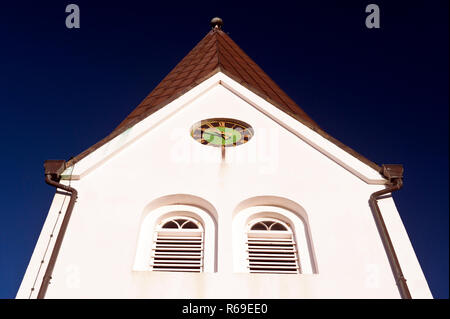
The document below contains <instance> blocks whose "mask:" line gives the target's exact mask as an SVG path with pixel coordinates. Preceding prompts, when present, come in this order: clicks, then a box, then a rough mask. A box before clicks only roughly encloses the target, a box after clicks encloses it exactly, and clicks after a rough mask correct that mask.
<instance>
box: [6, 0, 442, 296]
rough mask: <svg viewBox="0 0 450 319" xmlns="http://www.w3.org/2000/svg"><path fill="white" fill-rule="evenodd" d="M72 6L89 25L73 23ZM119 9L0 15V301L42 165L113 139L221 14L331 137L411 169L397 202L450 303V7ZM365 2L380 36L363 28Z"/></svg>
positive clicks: (34, 4) (24, 251)
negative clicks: (374, 10)
mask: <svg viewBox="0 0 450 319" xmlns="http://www.w3.org/2000/svg"><path fill="white" fill-rule="evenodd" d="M9 2H12V1H9ZM94 2H95V4H94ZM305 2H306V1H305ZM69 3H76V4H78V5H79V6H80V9H81V28H80V29H77V30H75V29H67V28H66V27H65V23H64V21H65V18H66V15H67V14H66V13H65V7H66V5H67V4H69ZM116 3H117V4H116ZM118 3H119V2H116V1H77V0H73V1H72V2H67V3H65V2H64V1H20V3H18V4H9V3H8V4H7V3H2V5H1V7H0V110H1V120H2V126H3V139H2V140H3V145H2V147H1V149H2V151H1V152H2V156H1V157H0V163H1V167H2V174H3V176H2V178H1V179H0V194H1V195H0V196H1V201H0V214H1V215H0V298H13V297H14V296H15V294H16V292H17V289H18V287H19V285H20V282H21V279H22V277H23V275H24V272H25V269H26V267H27V265H28V261H29V258H30V257H31V254H32V251H33V248H34V245H35V243H36V241H37V238H38V236H39V233H40V230H41V227H42V225H43V223H44V220H45V217H46V214H47V211H48V208H49V206H50V203H51V200H52V197H53V194H54V189H53V188H51V187H49V186H47V185H46V184H45V183H44V174H43V173H44V171H43V162H44V160H46V159H66V160H67V159H69V158H70V157H71V156H75V155H77V154H78V153H80V152H81V151H83V150H84V149H86V148H88V147H89V146H91V145H92V144H94V143H96V142H97V141H99V140H100V139H102V138H103V137H104V136H106V135H107V134H109V133H110V132H111V131H112V130H113V129H114V127H115V126H117V125H118V124H119V123H120V122H121V121H122V119H124V118H125V116H126V115H127V114H128V113H129V112H131V111H132V110H133V109H134V107H136V106H137V105H138V103H139V102H140V101H141V100H142V99H143V98H144V97H145V96H146V95H147V94H148V93H149V92H150V91H151V90H152V89H153V88H154V87H155V86H156V85H157V84H158V83H159V81H161V80H162V78H163V77H164V76H165V75H166V74H167V73H168V72H169V71H170V70H171V69H172V68H173V67H174V66H175V64H176V63H177V62H178V61H179V60H180V59H181V58H183V57H184V56H185V55H186V54H187V53H188V51H189V50H191V49H192V48H193V46H194V45H195V44H196V43H197V42H198V41H200V40H201V39H202V37H203V36H204V35H205V34H206V33H207V32H208V31H209V25H208V23H209V20H210V19H211V18H212V17H213V16H220V17H222V18H223V20H224V22H225V26H224V31H226V32H228V33H229V35H230V36H231V38H232V39H233V40H234V41H235V42H236V43H237V44H238V45H239V46H240V47H241V48H242V49H244V51H246V53H247V54H248V55H249V56H250V57H252V58H253V59H254V60H255V62H256V63H258V64H259V65H260V66H261V67H262V68H263V69H264V70H265V71H266V72H267V73H268V74H269V75H270V76H271V77H272V78H273V79H274V80H275V82H277V83H278V84H279V85H280V87H281V88H283V89H284V90H285V91H286V93H288V95H290V96H291V97H292V98H293V99H294V100H295V101H296V102H297V103H298V104H299V105H300V106H301V107H302V108H303V109H304V110H305V111H306V112H307V113H308V114H309V115H310V116H311V117H312V118H313V119H314V120H315V121H316V122H317V123H318V124H319V125H320V126H321V127H322V128H323V129H324V130H325V131H327V132H328V133H329V134H331V135H332V136H334V137H335V138H337V139H339V140H340V141H342V142H343V143H345V144H346V145H348V146H350V147H352V148H354V149H355V150H357V151H358V152H359V153H361V154H363V155H365V156H366V157H368V158H369V159H371V160H372V161H374V162H376V163H378V164H383V163H402V164H404V167H405V179H404V182H405V185H404V188H403V189H402V190H401V191H399V192H397V193H395V195H394V198H395V200H396V204H397V206H398V209H399V211H400V214H401V217H402V220H403V222H404V224H405V227H406V229H407V231H408V234H409V236H410V238H411V241H412V243H413V246H414V248H415V251H416V254H417V256H418V258H419V260H420V263H421V265H422V268H423V270H424V272H425V275H426V277H427V279H428V283H429V285H430V287H431V290H432V292H433V295H434V296H435V297H437V298H448V297H449V288H448V287H449V284H448V282H449V262H448V261H449V255H448V253H449V246H448V245H449V233H448V229H449V197H448V191H449V190H448V181H449V171H448V167H449V166H448V151H449V140H448V133H449V132H448V129H449V114H448V113H449V92H448V86H449V59H448V57H449V40H448V39H449V34H448V27H449V8H448V6H449V3H448V1H447V0H442V1H436V0H434V1H377V0H373V1H372V0H371V1H307V4H304V3H303V2H301V1H295V2H294V1H288V2H283V1H271V2H261V1H258V2H254V3H251V2H248V1H239V2H230V1H209V2H205V3H202V4H201V3H198V4H197V3H193V2H189V3H188V4H186V3H185V4H184V5H182V4H179V3H174V2H169V1H166V2H163V4H161V3H159V2H156V1H131V0H129V1H125V2H123V1H122V2H120V3H121V4H118ZM369 3H376V4H378V5H379V7H380V9H381V29H377V30H375V29H371V30H369V29H367V28H366V27H365V23H364V21H365V17H366V15H367V14H366V13H365V7H366V5H367V4H369Z"/></svg>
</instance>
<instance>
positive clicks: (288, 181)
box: [18, 74, 431, 298]
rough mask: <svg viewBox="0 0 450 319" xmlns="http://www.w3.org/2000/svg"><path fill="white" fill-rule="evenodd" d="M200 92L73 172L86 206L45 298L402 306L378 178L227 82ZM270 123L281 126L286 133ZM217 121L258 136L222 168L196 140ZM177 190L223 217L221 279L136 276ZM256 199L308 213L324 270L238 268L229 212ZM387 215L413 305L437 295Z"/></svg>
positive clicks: (388, 211)
mask: <svg viewBox="0 0 450 319" xmlns="http://www.w3.org/2000/svg"><path fill="white" fill-rule="evenodd" d="M219 81H221V84H219V83H218V82H219ZM202 86H203V87H200V86H199V87H197V88H196V89H194V90H191V91H190V92H188V94H186V95H184V96H183V97H181V98H180V99H178V100H177V101H174V102H173V103H171V104H170V105H168V106H167V107H165V108H164V109H162V110H161V112H157V113H155V114H154V115H152V116H150V117H149V118H147V119H146V120H145V121H142V122H141V123H139V124H138V125H136V126H135V127H133V128H132V129H131V130H129V131H128V132H126V133H125V134H122V135H121V136H119V137H117V138H116V139H115V140H113V141H112V142H111V143H110V144H109V145H106V146H104V147H102V148H100V149H99V150H97V151H96V152H94V153H92V154H91V155H89V156H88V157H87V158H86V159H84V160H82V161H81V162H80V163H79V164H77V165H76V167H75V169H74V172H73V174H74V176H77V177H78V178H79V180H74V181H72V186H73V187H75V188H76V189H77V190H78V193H79V194H78V201H77V203H76V205H75V208H74V211H73V214H72V218H71V221H70V224H69V227H68V230H67V232H66V236H65V239H64V242H63V245H62V248H61V251H60V254H59V257H58V260H57V263H56V267H55V270H54V272H53V280H52V283H51V285H50V286H49V288H48V291H47V296H46V297H47V298H86V297H87V298H231V297H232V298H247V297H250V298H399V293H398V289H397V287H396V285H395V282H394V279H393V275H392V271H391V268H390V266H389V262H388V259H387V257H386V253H385V250H384V247H383V245H382V242H381V240H380V236H379V234H378V231H377V229H376V225H375V222H374V219H373V216H372V212H371V210H370V208H369V205H368V200H369V197H370V194H371V193H373V192H375V191H377V190H379V189H382V188H383V187H384V186H382V185H377V184H381V183H383V180H382V179H381V178H380V177H379V175H378V173H376V172H375V171H373V170H372V169H371V168H369V167H368V166H367V165H365V164H363V163H361V162H360V161H358V160H356V159H355V158H353V157H352V156H350V155H349V154H347V153H345V152H343V151H342V150H340V149H339V150H336V149H334V148H333V145H334V144H333V145H330V143H329V142H328V141H323V140H322V139H323V138H322V137H320V136H318V134H317V133H315V132H312V131H311V130H310V129H308V128H306V127H305V126H304V125H302V124H300V123H298V122H297V121H295V120H294V119H292V118H290V117H289V116H287V115H285V114H284V113H283V112H281V111H279V110H278V109H276V108H274V107H273V106H271V105H269V104H268V103H267V102H265V101H262V99H260V98H259V97H257V96H256V95H254V94H252V93H251V92H249V91H248V90H246V89H244V88H243V87H242V86H240V85H239V84H237V83H236V82H234V81H232V80H231V79H229V78H227V77H226V76H224V75H223V74H218V75H216V76H214V77H212V78H210V79H208V80H207V81H205V82H204V83H202ZM202 89H203V91H200V90H202ZM232 91H234V93H233V92H232ZM200 92H202V94H201V95H200V96H198V93H200ZM236 93H237V94H236ZM238 95H241V96H242V97H244V96H245V98H246V101H245V100H244V99H242V98H240V97H239V96H238ZM180 101H182V102H183V103H181V102H180ZM248 102H250V103H251V104H253V105H250V104H249V103H248ZM177 103H178V105H177ZM255 106H256V107H255ZM258 108H259V109H258ZM278 112H280V113H281V114H276V113H278ZM264 113H266V114H264ZM268 115H272V116H274V117H275V118H277V119H280V118H281V119H282V121H283V122H282V123H281V124H283V125H284V126H285V127H283V126H281V125H280V124H278V123H276V122H274V121H273V120H272V119H271V118H270V117H269V116H268ZM212 117H226V118H236V119H239V120H241V121H244V122H247V123H249V124H250V125H251V126H252V127H253V129H254V130H255V135H254V137H253V138H252V139H251V140H250V142H248V143H246V144H244V145H240V146H238V147H235V148H227V150H226V152H227V162H226V163H223V162H221V160H220V149H219V148H214V147H208V146H204V145H201V144H199V143H197V142H196V141H195V140H194V139H193V138H192V137H191V136H190V128H191V126H192V125H193V124H194V123H196V122H198V121H200V120H202V119H207V118H212ZM158 119H159V122H158V121H157V120H158ZM152 120H153V121H154V122H153V123H150V121H152ZM146 121H147V122H146ZM150 128H151V129H150ZM286 128H288V129H291V131H289V130H288V129H286ZM296 129H298V131H295V132H293V131H294V130H296ZM301 130H303V131H301ZM299 131H300V133H299ZM301 133H303V135H302V134H301ZM308 134H310V135H309V136H308ZM299 135H300V136H301V137H303V138H304V139H303V140H302V139H300V138H299ZM121 140H122V142H121ZM311 141H314V142H317V145H318V146H317V145H316V148H315V147H313V146H312V145H311V144H312V143H311ZM130 142H131V143H130ZM114 143H115V144H114ZM127 143H128V144H127ZM318 149H320V151H319V150H318ZM326 152H330V154H332V156H330V157H331V158H330V157H328V156H326V155H324V154H326ZM347 156H350V157H347ZM105 158H107V160H105ZM332 158H333V159H332ZM335 160H337V161H338V162H340V163H339V164H338V163H337V162H336V161H335ZM370 183H373V184H370ZM174 194H188V195H192V196H196V197H199V198H202V199H203V200H204V201H206V202H208V203H210V204H211V205H212V206H213V207H214V208H215V210H216V211H217V221H216V222H217V234H218V236H217V237H218V240H217V243H218V247H217V265H216V268H217V272H215V273H201V274H188V273H158V272H148V271H134V270H133V266H134V264H135V258H136V249H137V246H138V237H139V232H140V227H141V223H142V220H143V216H144V215H145V214H147V213H148V209H147V207H148V205H149V204H150V203H151V202H153V201H154V200H157V199H158V198H161V197H164V196H167V195H174ZM59 196H60V195H56V197H55V201H57V200H60V198H59ZM257 196H274V197H278V198H286V199H289V200H291V201H293V202H296V203H297V204H298V205H300V206H301V207H302V208H303V210H304V212H305V213H306V215H307V219H308V227H309V230H310V237H311V238H310V239H311V242H312V246H313V252H312V253H313V254H312V255H313V256H314V260H313V263H314V264H315V265H316V268H317V269H316V273H314V274H302V275H261V274H244V273H235V272H234V268H235V267H233V260H234V258H235V254H234V251H233V245H232V238H234V236H236V234H234V233H233V227H232V226H233V216H234V215H233V212H235V210H236V207H238V206H239V204H240V203H242V202H244V201H246V200H248V199H250V198H253V197H257ZM180 198H182V197H180ZM180 201H182V200H181V199H180ZM172 204H185V203H183V202H180V203H175V202H174V203H172ZM265 204H267V205H273V204H275V203H270V202H267V203H265ZM380 207H381V209H382V212H383V215H384V217H385V219H386V224H387V226H388V228H389V230H390V234H391V236H392V239H393V242H394V245H396V250H397V253H398V255H399V259H400V262H401V263H402V262H403V261H406V262H405V264H402V268H403V270H404V273H405V276H406V278H407V279H408V284H409V285H410V289H411V292H412V295H413V297H430V296H431V295H430V292H429V289H428V286H427V284H426V281H425V278H424V277H423V274H422V271H421V269H420V265H419V264H418V262H417V258H416V257H415V255H414V251H413V250H412V247H411V244H410V242H409V240H408V238H407V235H406V232H405V230H404V228H403V225H402V223H401V220H400V218H399V215H398V212H397V210H396V208H395V205H394V203H393V201H392V200H391V199H385V200H382V201H380ZM57 208H59V207H57V205H56V204H55V205H52V208H51V210H50V212H49V218H48V220H49V222H46V224H45V226H44V229H43V232H42V234H41V237H40V239H39V242H38V244H37V247H36V250H35V253H34V254H33V257H32V259H31V262H30V265H29V268H28V270H27V273H26V276H25V278H24V281H23V283H22V286H21V288H20V290H19V293H18V297H20V298H25V297H26V298H27V297H28V295H29V290H30V287H31V286H32V282H33V281H34V279H35V277H36V273H37V269H38V265H39V263H40V260H41V259H42V253H43V248H42V247H44V245H46V242H47V241H48V234H49V232H50V228H51V227H50V226H51V220H52V218H51V216H53V215H54V216H56V215H57V210H58V209H57ZM203 208H205V207H203ZM47 259H48V258H47ZM38 282H39V283H40V281H38ZM34 297H35V295H34Z"/></svg>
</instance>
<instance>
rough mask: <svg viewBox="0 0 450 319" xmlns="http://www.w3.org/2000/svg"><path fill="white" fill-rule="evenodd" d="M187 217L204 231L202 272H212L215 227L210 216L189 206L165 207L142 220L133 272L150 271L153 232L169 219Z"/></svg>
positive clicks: (155, 210) (151, 212) (150, 213)
mask: <svg viewBox="0 0 450 319" xmlns="http://www.w3.org/2000/svg"><path fill="white" fill-rule="evenodd" d="M173 217H187V218H192V219H194V220H196V221H198V222H199V223H200V224H201V226H202V228H203V230H204V248H203V251H204V257H203V264H204V269H203V272H214V269H215V246H216V245H215V239H216V227H215V223H214V221H213V219H212V218H211V216H210V214H209V213H208V212H206V211H205V210H203V209H202V208H199V207H196V206H191V205H166V206H162V207H158V208H155V209H153V210H151V211H150V212H148V213H147V214H146V216H145V217H144V218H143V220H142V223H141V227H140V232H139V237H138V243H137V249H136V257H135V261H134V266H133V270H134V271H151V268H152V267H151V255H152V246H153V243H154V232H155V230H156V229H157V228H158V227H161V226H162V224H164V223H165V222H166V221H167V220H168V219H169V218H173Z"/></svg>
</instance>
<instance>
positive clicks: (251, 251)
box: [246, 232, 301, 274]
mask: <svg viewBox="0 0 450 319" xmlns="http://www.w3.org/2000/svg"><path fill="white" fill-rule="evenodd" d="M265 234H266V235H267V232H262V233H260V234H258V233H255V232H253V233H252V234H251V236H252V237H248V241H247V242H246V244H247V253H248V258H247V259H248V268H249V270H250V272H251V273H273V274H298V273H300V271H301V270H300V265H299V262H298V257H297V249H296V247H295V242H294V240H293V237H292V235H290V237H289V238H273V237H268V236H264V235H265ZM249 235H250V234H249Z"/></svg>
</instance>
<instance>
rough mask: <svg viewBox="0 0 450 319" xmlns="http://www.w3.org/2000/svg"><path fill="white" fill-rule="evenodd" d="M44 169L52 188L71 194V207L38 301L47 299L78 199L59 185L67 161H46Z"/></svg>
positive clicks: (47, 181)
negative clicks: (46, 295)
mask: <svg viewBox="0 0 450 319" xmlns="http://www.w3.org/2000/svg"><path fill="white" fill-rule="evenodd" d="M44 168H45V182H46V183H47V184H48V185H50V186H53V187H55V188H59V189H62V190H64V191H66V192H68V193H70V201H69V205H68V206H67V210H66V213H65V215H64V219H63V221H62V223H61V227H60V229H59V232H58V236H57V237H56V241H55V246H54V247H53V251H52V254H51V256H50V259H49V261H48V266H47V269H46V270H45V274H44V278H43V279H42V284H41V287H40V289H39V293H38V296H37V299H43V298H44V297H45V293H46V292H47V288H48V285H49V284H50V280H51V279H52V273H53V269H54V268H55V263H56V259H57V258H58V254H59V250H60V248H61V244H62V242H63V239H64V235H65V233H66V229H67V226H68V224H69V220H70V216H71V215H72V210H73V207H74V205H75V201H76V199H77V194H78V192H77V190H76V189H75V188H73V187H70V186H66V185H63V184H60V183H59V180H60V178H61V173H62V172H63V171H64V169H65V168H66V167H65V161H53V160H50V161H45V163H44Z"/></svg>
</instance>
